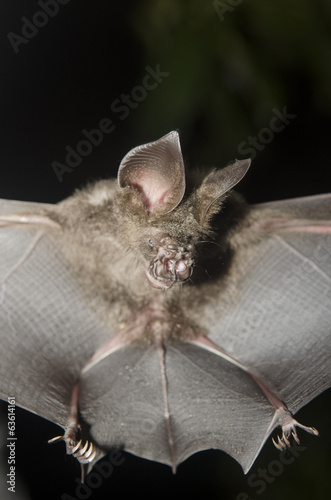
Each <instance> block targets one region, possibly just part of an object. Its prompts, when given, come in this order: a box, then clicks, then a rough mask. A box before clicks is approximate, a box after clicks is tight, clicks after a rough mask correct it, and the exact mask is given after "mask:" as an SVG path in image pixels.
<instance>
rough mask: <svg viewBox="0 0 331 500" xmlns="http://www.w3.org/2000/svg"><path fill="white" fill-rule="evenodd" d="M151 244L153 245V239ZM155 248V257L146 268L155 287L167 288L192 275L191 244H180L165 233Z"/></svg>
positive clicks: (150, 281) (148, 276)
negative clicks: (184, 245) (185, 245)
mask: <svg viewBox="0 0 331 500" xmlns="http://www.w3.org/2000/svg"><path fill="white" fill-rule="evenodd" d="M150 245H151V246H152V245H153V243H152V241H151V240H150ZM155 250H156V254H155V257H154V258H153V259H152V260H151V261H150V263H149V265H148V266H147V267H146V269H145V272H146V276H147V279H148V281H149V283H150V284H151V286H152V287H153V288H157V289H162V290H167V289H168V288H171V287H172V286H173V285H174V284H175V283H183V282H184V281H187V280H188V279H189V278H190V277H191V275H192V271H193V264H194V259H193V257H192V254H191V250H192V245H191V244H189V245H187V247H186V248H185V247H182V246H178V245H177V244H176V242H175V241H174V240H173V239H172V238H171V237H170V236H169V235H164V236H163V237H162V238H161V240H160V242H159V245H158V247H157V248H156V249H155Z"/></svg>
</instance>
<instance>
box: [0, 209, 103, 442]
mask: <svg viewBox="0 0 331 500" xmlns="http://www.w3.org/2000/svg"><path fill="white" fill-rule="evenodd" d="M40 208H41V205H38V204H36V203H23V202H15V201H7V200H1V202H0V214H1V215H0V287H1V288H0V345H1V363H0V397H1V398H2V399H5V400H7V398H8V397H14V398H15V401H16V404H17V405H18V406H21V407H22V408H25V409H27V410H30V411H32V412H34V413H36V414H38V415H41V416H42V417H45V418H47V419H48V420H51V421H53V422H55V423H56V424H59V425H61V426H63V427H65V425H66V424H67V417H68V411H69V402H70V396H71V392H72V387H73V384H74V383H75V381H76V379H77V378H78V376H79V373H80V369H81V367H82V366H83V365H84V364H85V363H86V361H87V360H88V359H89V358H90V357H91V355H92V354H93V352H94V351H95V350H96V349H97V348H98V346H99V345H100V344H102V343H104V342H105V341H106V340H107V338H108V337H109V335H110V333H111V332H106V331H105V330H104V329H103V328H102V327H101V326H100V324H99V322H98V321H97V319H96V318H95V317H94V316H93V315H92V314H91V312H90V311H89V310H88V309H87V307H86V304H85V300H84V297H83V295H82V293H81V291H80V289H79V287H78V285H77V283H76V281H75V279H74V278H73V276H72V274H71V271H70V268H69V266H68V264H67V263H66V260H65V258H64V257H63V255H62V251H61V242H60V241H59V236H60V234H59V231H60V230H57V229H56V228H47V227H45V225H44V224H43V220H42V219H38V218H37V217H36V216H34V215H33V214H34V213H38V212H40ZM22 213H26V214H28V213H31V214H32V215H27V218H26V219H24V218H23V219H22V217H21V216H17V215H16V214H22ZM50 437H51V436H50Z"/></svg>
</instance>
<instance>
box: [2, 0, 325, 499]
mask: <svg viewBox="0 0 331 500" xmlns="http://www.w3.org/2000/svg"><path fill="white" fill-rule="evenodd" d="M214 3H215V2H214ZM221 4H222V2H218V5H219V7H218V12H217V9H216V8H215V6H214V5H213V2H212V1H210V2H203V1H197V0H192V1H188V0H187V1H184V0H182V1H175V0H170V1H166V0H155V1H152V0H138V1H135V2H130V1H128V0H126V1H121V2H114V1H106V0H96V1H93V2H91V1H87V0H70V1H68V2H67V3H66V4H63V5H59V9H58V12H57V13H56V15H54V17H52V18H51V17H49V19H48V21H47V22H46V24H45V26H43V27H39V28H38V29H37V30H36V33H34V35H33V36H31V38H30V39H26V40H27V43H19V44H18V45H17V47H16V51H15V50H14V47H13V42H11V41H10V39H9V38H8V34H9V33H14V34H15V35H19V36H22V29H23V26H24V23H25V20H22V18H23V17H25V18H26V19H27V20H29V21H32V20H33V19H37V23H38V19H39V22H40V20H41V22H42V18H41V17H40V16H39V17H37V18H36V17H34V16H35V14H36V12H40V11H41V10H42V9H41V7H40V5H38V3H37V2H36V1H32V0H26V1H23V0H11V1H10V3H9V2H6V3H5V2H2V3H1V5H0V55H1V70H0V82H1V94H0V110H1V121H0V137H1V148H0V165H1V182H0V197H1V198H12V199H21V200H28V201H40V202H51V203H53V202H57V201H59V200H61V199H63V198H65V197H66V196H68V195H69V194H70V193H72V191H73V190H74V189H75V188H77V187H79V186H81V185H83V184H84V183H86V182H87V181H90V180H92V179H98V178H102V177H108V176H111V175H116V171H117V168H118V165H119V162H120V160H121V158H122V157H123V156H124V155H125V153H126V152H127V151H128V150H129V149H131V148H132V147H134V146H136V145H138V144H141V143H144V142H149V141H152V140H155V139H157V138H159V137H161V136H162V135H164V134H166V133H167V132H169V131H170V130H173V129H177V130H179V131H180V135H181V143H182V149H183V153H184V157H185V160H186V164H187V166H188V168H190V166H191V165H195V164H197V165H203V164H207V165H215V166H223V165H225V164H226V163H227V162H228V161H230V160H232V159H234V158H236V157H242V155H241V154H240V151H242V148H240V144H242V143H243V142H247V140H248V137H249V136H253V137H254V136H255V137H261V130H262V129H263V128H270V123H271V122H270V121H271V119H272V117H273V116H274V113H273V111H272V110H273V109H274V108H276V109H277V110H279V111H282V110H283V109H284V107H286V109H287V111H288V113H291V114H294V115H296V118H294V119H292V120H290V123H289V124H288V125H287V126H286V127H284V130H282V131H281V132H278V133H275V134H274V137H273V139H272V140H271V141H268V142H267V143H266V144H265V145H264V147H263V149H262V148H261V150H260V151H257V154H256V157H255V158H254V161H253V165H252V168H251V170H250V172H249V174H248V175H247V178H245V179H244V180H243V181H242V182H241V184H240V187H239V190H240V191H241V192H242V193H243V194H244V195H245V196H246V198H247V199H248V200H249V201H250V202H251V203H256V202H262V201H268V200H274V199H282V198H290V197H296V196H304V195H312V194H317V193H323V192H329V191H330V190H331V187H330V179H331V177H330V160H329V157H330V152H329V150H330V137H331V121H330V115H331V62H330V61H331V59H330V54H331V6H330V2H328V1H327V0H326V1H322V0H320V1H318V0H316V1H314V0H310V1H309V0H301V1H299V0H297V1H290V2H288V1H285V0H283V1H278V2H261V1H258V0H254V1H253V0H244V1H243V2H238V1H234V0H228V1H224V2H223V4H224V5H226V6H227V10H226V11H224V14H223V15H222V14H221V7H220V5H221ZM235 4H236V6H235ZM11 37H12V38H11V39H12V40H13V35H11ZM157 65H159V67H160V70H161V71H162V72H165V73H169V75H168V76H166V77H164V78H163V81H162V82H161V83H160V84H159V85H158V86H157V87H156V88H155V89H154V90H150V91H147V92H146V97H145V99H143V100H141V101H140V102H138V103H137V106H136V107H135V108H134V109H130V113H129V114H128V116H127V117H126V118H125V119H123V120H121V119H120V114H119V113H114V112H113V111H112V110H111V105H112V104H113V103H114V101H115V100H116V99H122V97H121V96H122V94H131V93H132V92H135V91H134V89H135V87H136V86H137V85H138V86H139V85H141V84H142V82H143V80H144V77H145V75H146V72H147V70H146V67H150V68H153V69H155V68H156V67H157ZM134 95H138V94H134ZM104 117H109V118H111V119H112V120H113V123H114V125H115V130H114V131H113V132H112V133H111V134H109V135H105V136H104V138H103V141H102V142H101V144H100V145H98V146H95V147H94V148H93V149H92V151H91V153H90V154H89V155H87V156H86V157H85V158H83V160H82V161H81V163H80V164H79V165H78V166H77V167H75V168H74V169H73V171H72V172H71V173H65V174H63V179H62V182H59V179H58V178H57V176H56V175H55V173H54V170H53V168H52V163H53V162H54V161H58V162H61V163H64V161H65V156H66V150H65V148H66V146H71V147H72V148H75V147H76V146H77V144H78V143H79V142H80V141H81V140H82V139H85V137H84V136H83V135H82V130H83V129H87V130H91V129H94V128H97V127H98V124H99V122H100V120H101V119H102V118H104ZM259 134H260V135H259ZM260 144H261V142H260ZM330 406H331V404H330V393H325V394H324V395H322V396H321V397H320V398H318V399H317V400H316V401H314V402H313V403H312V404H310V405H309V406H308V408H305V409H303V410H302V412H301V414H300V415H299V417H298V419H299V420H300V421H302V422H305V423H307V424H308V425H310V424H311V425H314V426H315V427H317V428H318V429H319V430H320V433H321V437H320V438H318V439H317V438H313V437H310V436H303V439H302V441H303V444H304V446H307V448H306V449H305V450H304V451H303V452H302V453H300V455H299V457H298V458H297V459H296V460H295V462H294V463H293V464H290V465H288V466H285V467H284V471H282V473H281V474H279V476H274V480H273V481H272V482H270V484H269V483H268V484H267V487H266V489H265V491H264V492H263V493H261V494H258V493H257V492H256V488H255V489H254V488H250V487H249V485H248V482H247V480H248V476H249V474H248V476H246V477H245V476H244V475H243V474H242V472H241V469H240V467H239V466H238V464H236V463H235V462H234V461H233V460H232V459H231V458H229V457H227V456H225V454H223V453H221V452H218V451H212V452H203V453H200V454H198V455H196V456H193V457H191V458H190V459H189V460H187V461H186V462H185V463H184V464H182V465H180V466H179V469H178V473H177V475H176V476H173V475H172V473H171V471H170V469H169V468H168V467H166V466H163V465H160V464H154V463H151V462H149V461H146V460H142V459H138V458H135V457H133V456H130V455H127V454H123V456H124V458H125V461H124V464H123V465H121V466H119V467H115V468H114V472H113V474H112V476H111V477H110V478H109V479H108V480H104V481H103V484H102V485H101V486H100V487H98V488H95V489H93V491H92V493H91V494H90V495H89V496H86V498H111V497H112V498H114V496H115V498H116V497H122V498H128V497H132V495H138V494H139V495H143V496H144V497H145V498H154V497H158V496H162V495H163V494H164V495H167V496H169V497H170V496H171V497H172V498H183V497H189V495H190V494H196V493H198V494H200V495H201V496H203V497H205V498H215V499H216V498H217V499H218V498H225V499H229V500H230V499H231V500H232V499H236V498H237V495H238V494H239V493H240V492H247V493H248V495H249V498H261V499H262V498H268V499H273V498H280V497H282V498H284V499H287V498H288V499H290V498H291V499H293V498H301V499H310V498H326V497H327V495H328V493H329V484H328V483H329V479H328V478H329V474H330V465H331V458H330V441H331V433H330V429H328V425H327V424H328V422H329V421H330V417H329V415H330ZM17 429H18V433H19V441H18V443H19V448H18V451H17V453H18V460H19V472H20V476H19V480H18V484H19V485H20V486H21V487H22V488H23V487H24V486H25V487H26V491H27V497H26V498H29V496H28V495H29V494H30V497H31V498H33V499H34V498H37V497H38V496H42V497H43V498H48V499H52V498H61V495H62V494H63V493H65V492H67V493H68V494H71V495H72V496H73V497H75V488H76V486H77V483H75V478H76V477H78V473H79V469H78V467H77V465H76V464H75V463H73V461H72V460H71V459H70V458H68V457H65V453H64V448H63V446H62V445H54V446H52V447H51V446H49V445H47V439H49V438H50V437H52V436H53V435H54V433H55V434H56V433H58V431H57V429H56V427H54V426H53V425H51V424H48V423H45V424H44V423H43V421H42V420H41V419H38V418H37V417H35V416H33V415H31V414H28V413H26V412H19V411H18V416H17ZM277 457H278V452H277V451H275V449H274V448H273V447H272V445H271V444H270V443H268V444H267V445H266V447H265V449H264V450H263V452H262V454H261V455H260V457H259V458H258V461H257V462H256V464H255V465H254V468H253V469H252V473H254V471H255V472H256V471H257V470H258V468H259V467H268V464H270V462H271V461H272V460H277ZM86 495H87V493H86ZM4 498H5V497H4ZM16 498H17V499H18V498H19V497H18V496H17V497H16ZM78 498H79V497H78ZM239 498H240V497H238V498H237V500H239ZM243 498H245V497H243Z"/></svg>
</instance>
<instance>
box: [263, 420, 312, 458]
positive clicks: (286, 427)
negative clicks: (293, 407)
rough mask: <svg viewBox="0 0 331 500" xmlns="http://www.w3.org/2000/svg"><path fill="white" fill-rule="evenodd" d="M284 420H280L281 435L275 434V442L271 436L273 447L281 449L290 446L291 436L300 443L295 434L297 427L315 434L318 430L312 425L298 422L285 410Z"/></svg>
mask: <svg viewBox="0 0 331 500" xmlns="http://www.w3.org/2000/svg"><path fill="white" fill-rule="evenodd" d="M283 419H284V421H283V422H281V426H282V436H281V437H280V436H277V442H276V441H275V440H274V439H273V438H272V442H273V444H274V445H275V447H276V448H277V449H278V450H280V451H283V450H285V449H286V448H288V447H289V446H291V438H293V439H294V440H295V442H296V443H297V444H300V440H299V437H298V434H297V429H296V428H297V427H299V428H300V429H303V430H304V431H306V432H309V433H310V434H314V435H315V436H318V430H317V429H315V428H314V427H306V426H305V425H302V424H300V423H299V422H297V420H295V419H294V418H293V417H292V415H291V414H290V413H289V412H287V414H286V418H284V416H283Z"/></svg>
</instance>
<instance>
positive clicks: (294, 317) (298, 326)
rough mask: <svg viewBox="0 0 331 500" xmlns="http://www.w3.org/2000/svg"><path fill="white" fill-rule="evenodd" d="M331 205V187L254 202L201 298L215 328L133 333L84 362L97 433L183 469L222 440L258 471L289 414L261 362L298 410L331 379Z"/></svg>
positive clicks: (84, 385) (201, 315)
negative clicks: (151, 338)
mask: <svg viewBox="0 0 331 500" xmlns="http://www.w3.org/2000/svg"><path fill="white" fill-rule="evenodd" d="M330 214H331V196H330V195H326V196H316V197H311V198H303V199H297V200H289V201H283V202H276V203H269V204H264V205H260V206H256V207H253V208H252V210H251V211H250V213H249V215H248V216H247V219H246V220H245V224H243V225H242V226H240V227H242V229H239V230H238V231H237V232H236V233H235V234H234V235H233V236H232V245H233V247H234V248H235V249H236V251H235V254H234V257H233V259H232V262H231V267H230V271H229V273H228V275H227V276H225V278H224V277H223V278H222V279H220V280H216V282H215V281H213V280H210V283H207V284H205V285H203V286H202V287H201V290H200V291H199V294H200V298H201V300H200V303H201V305H200V307H199V305H198V304H196V302H194V307H192V308H191V311H190V314H191V315H192V317H194V319H195V322H196V324H200V325H201V330H200V332H201V334H203V333H206V332H207V333H208V337H207V338H206V337H203V335H201V337H200V338H197V340H196V341H193V342H176V343H172V344H167V345H165V346H164V349H163V350H162V349H161V350H160V347H158V346H156V345H152V346H150V347H149V348H148V349H146V347H141V346H133V345H127V346H125V347H123V348H121V349H119V350H117V351H116V352H113V353H111V354H110V355H109V356H106V357H103V359H102V360H101V361H100V362H99V363H96V364H95V365H94V366H92V367H91V368H90V369H88V370H87V371H86V373H84V375H83V377H82V380H81V397H80V409H81V412H82V415H83V417H84V419H85V420H86V421H88V422H89V423H90V424H91V433H92V436H93V439H94V440H95V441H96V442H97V443H99V445H101V446H102V447H103V448H106V447H107V446H109V444H115V445H118V446H120V447H123V448H125V449H127V450H128V451H131V452H133V453H134V454H136V455H139V456H142V457H145V458H149V459H152V460H157V461H160V462H163V463H167V464H169V465H171V466H172V467H173V469H174V470H175V468H176V466H177V465H178V464H179V463H180V462H182V461H183V460H185V459H186V458H187V457H188V456H190V455H191V454H193V453H195V452H197V451H200V450H204V449H208V448H219V449H222V450H224V451H226V452H227V453H229V454H230V455H232V456H233V457H234V458H235V459H236V460H238V461H239V462H240V463H241V465H242V467H243V469H244V470H245V471H247V470H248V469H249V468H250V467H251V465H252V463H253V461H254V460H255V458H256V456H257V455H258V453H259V451H260V449H261V448H262V446H263V444H264V442H265V440H266V439H267V437H268V436H269V434H270V433H271V432H272V430H273V429H274V428H275V427H276V426H277V425H279V424H280V421H279V419H278V417H277V412H276V411H275V407H274V406H273V404H272V403H271V401H270V398H267V397H266V395H265V392H264V391H263V390H261V388H260V386H259V385H258V384H257V383H256V381H255V380H254V377H252V375H251V374H253V375H254V374H255V375H256V376H258V377H260V378H261V380H262V381H263V383H264V384H265V385H266V386H267V387H268V388H269V389H270V390H271V391H272V392H273V393H274V394H275V397H276V398H278V399H279V400H282V401H284V403H285V404H286V405H287V407H288V408H289V410H290V411H291V412H293V413H295V412H296V411H298V410H299V408H301V407H302V406H303V405H305V404H307V403H308V402H309V401H310V400H311V399H312V398H314V397H315V396H317V395H318V394H320V393H321V392H322V391H324V390H325V389H327V388H328V387H330V382H331V368H330V367H331V327H330V325H331V307H330V306H331V287H330V285H331V283H330V278H331V253H330V249H331V221H330ZM246 232H248V236H247V234H245V235H244V233H246ZM206 297H207V298H206ZM226 353H227V354H226ZM163 358H164V359H163ZM243 367H247V368H248V371H246V369H243ZM100 373H103V377H102V380H101V377H100ZM105 414H106V415H107V416H106V417H105Z"/></svg>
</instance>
